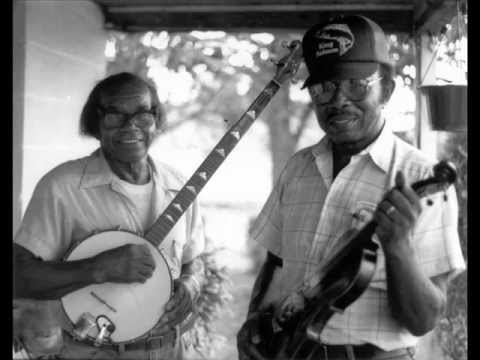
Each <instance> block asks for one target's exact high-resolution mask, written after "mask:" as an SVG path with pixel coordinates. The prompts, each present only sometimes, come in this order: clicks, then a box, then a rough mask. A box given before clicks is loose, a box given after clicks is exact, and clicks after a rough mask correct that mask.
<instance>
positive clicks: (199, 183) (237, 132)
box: [145, 80, 280, 246]
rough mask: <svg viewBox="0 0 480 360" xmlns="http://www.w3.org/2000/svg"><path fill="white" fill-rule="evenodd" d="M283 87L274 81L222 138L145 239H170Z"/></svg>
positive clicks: (156, 244)
mask: <svg viewBox="0 0 480 360" xmlns="http://www.w3.org/2000/svg"><path fill="white" fill-rule="evenodd" d="M279 88H280V84H279V83H278V82H276V81H275V80H272V81H270V82H269V83H268V85H267V86H266V87H265V88H264V89H263V91H262V92H261V93H260V95H258V96H257V98H256V99H255V101H254V102H253V103H252V105H250V107H249V108H248V109H247V111H246V112H245V113H244V114H243V115H242V117H241V118H240V119H239V120H238V121H237V122H236V123H235V124H234V125H233V126H232V127H231V128H230V129H229V131H228V132H227V133H226V134H225V135H224V136H223V137H222V138H221V139H220V141H219V142H218V144H217V145H216V146H215V148H214V149H213V150H212V151H211V152H210V153H209V154H208V156H207V158H206V159H205V160H204V161H203V162H202V164H201V165H200V166H199V167H198V169H197V170H196V171H195V173H194V174H193V175H192V176H191V177H190V179H189V180H188V181H187V182H186V184H185V185H184V186H183V188H182V189H181V190H180V191H179V192H178V193H177V195H176V196H175V198H173V200H172V201H171V202H170V204H169V205H168V206H167V208H166V209H165V210H164V211H163V213H162V214H161V215H160V217H159V218H158V220H157V221H156V222H155V223H154V224H153V226H152V228H151V229H150V230H149V231H148V232H147V234H146V235H145V238H146V239H147V240H148V241H150V242H151V243H153V244H154V245H155V246H158V245H159V244H160V242H161V241H162V240H163V239H164V238H165V237H166V236H167V234H168V233H169V232H170V230H171V229H172V228H173V226H174V225H175V224H176V223H177V221H178V220H179V219H180V217H181V216H182V215H183V213H184V212H185V211H186V210H187V209H188V207H189V206H190V205H191V204H192V202H193V201H194V200H195V198H196V197H197V195H198V193H199V192H200V191H201V190H202V189H203V187H204V186H205V184H206V183H207V182H208V181H209V180H210V179H211V177H212V175H213V174H214V173H215V171H216V170H217V169H218V168H219V167H220V165H221V164H222V163H223V161H224V160H225V159H226V158H227V156H228V155H229V154H230V152H231V151H232V150H233V148H234V147H235V146H236V145H237V144H238V142H239V141H240V139H241V138H242V137H243V135H244V134H245V133H246V132H247V130H248V129H249V128H250V126H251V125H252V124H253V122H254V121H255V120H256V119H257V118H258V115H259V114H260V113H261V112H262V110H263V109H264V108H265V107H266V105H267V104H268V103H269V102H270V100H271V99H272V97H273V96H274V95H275V94H276V93H277V91H278V89H279Z"/></svg>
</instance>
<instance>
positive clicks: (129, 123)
mask: <svg viewBox="0 0 480 360" xmlns="http://www.w3.org/2000/svg"><path fill="white" fill-rule="evenodd" d="M122 127H123V128H132V127H137V124H136V123H135V116H128V117H127V118H126V119H125V120H124V122H123V126H122Z"/></svg>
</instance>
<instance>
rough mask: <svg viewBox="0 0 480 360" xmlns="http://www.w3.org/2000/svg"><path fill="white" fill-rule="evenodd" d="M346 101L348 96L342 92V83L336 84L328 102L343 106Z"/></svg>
mask: <svg viewBox="0 0 480 360" xmlns="http://www.w3.org/2000/svg"><path fill="white" fill-rule="evenodd" d="M347 101H348V97H347V96H345V94H344V92H343V87H342V84H338V86H337V88H336V89H335V93H334V94H333V98H332V100H330V104H331V105H334V106H340V107H341V106H343V104H345V103H346V102H347Z"/></svg>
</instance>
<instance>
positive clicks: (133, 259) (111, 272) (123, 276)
mask: <svg viewBox="0 0 480 360" xmlns="http://www.w3.org/2000/svg"><path fill="white" fill-rule="evenodd" d="M93 263H94V275H93V276H94V279H95V282H96V283H104V282H115V283H133V282H141V283H144V282H145V281H147V280H148V279H149V278H150V277H151V276H152V274H153V270H155V261H154V259H153V257H152V254H151V253H150V250H149V249H148V247H147V246H146V245H133V244H127V245H123V246H120V247H117V248H115V249H111V250H107V251H104V252H101V253H100V254H98V255H96V256H95V257H94V258H93Z"/></svg>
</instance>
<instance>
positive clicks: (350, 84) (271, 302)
mask: <svg viewBox="0 0 480 360" xmlns="http://www.w3.org/2000/svg"><path fill="white" fill-rule="evenodd" d="M302 45H303V56H304V60H305V63H306V65H307V68H308V71H309V75H310V76H309V77H308V79H307V80H306V82H305V85H304V86H305V87H307V88H308V92H309V94H310V96H311V99H312V104H313V108H314V111H315V114H316V116H317V119H318V123H319V125H320V127H321V128H322V130H323V131H324V132H325V136H324V138H323V139H321V140H320V142H319V143H317V144H316V145H313V146H311V147H308V148H305V149H303V150H300V151H299V152H297V153H296V154H294V155H293V157H292V158H291V159H290V160H289V161H288V163H287V164H286V166H285V168H284V170H283V172H282V173H281V175H280V177H279V179H278V180H277V182H276V185H275V187H274V189H273V191H272V193H271V194H270V196H269V198H268V200H267V202H266V204H265V206H264V208H263V209H262V211H261V213H260V215H259V216H258V218H257V221H256V222H255V226H254V229H253V232H252V234H253V235H252V236H253V238H254V239H255V240H256V241H258V242H259V243H260V244H261V245H263V246H264V247H265V248H266V249H267V258H266V261H265V263H264V265H263V267H262V269H261V271H260V273H259V275H258V277H257V280H256V282H255V285H254V288H253V291H252V297H251V302H250V306H249V311H248V315H247V321H246V322H245V324H244V325H243V326H242V328H241V329H240V331H239V333H238V336H237V340H238V350H239V355H240V359H259V358H264V357H265V352H264V351H262V350H264V349H262V344H263V342H262V340H264V339H261V336H262V334H264V333H265V332H262V330H261V329H262V326H263V325H262V321H261V320H260V319H262V314H263V313H264V312H265V311H266V309H270V308H272V307H273V308H274V313H275V314H276V315H275V316H274V318H273V320H274V321H273V322H274V323H277V324H280V328H281V324H282V321H284V320H285V318H287V317H288V316H292V314H295V313H297V312H298V311H300V310H302V309H303V307H304V304H305V303H306V301H308V296H309V295H308V294H309V290H311V289H312V288H313V287H314V286H315V285H316V284H318V278H319V276H318V274H320V273H321V271H322V269H323V268H322V267H323V266H324V265H325V263H326V260H327V259H328V257H329V256H330V255H331V254H332V253H334V252H335V250H336V249H338V248H339V246H340V245H341V244H342V241H345V239H347V240H348V239H350V238H348V237H345V236H342V235H343V234H345V233H349V232H352V231H355V230H359V229H361V228H362V227H363V226H364V225H365V224H366V223H368V222H369V221H370V220H372V219H374V220H376V222H377V223H378V226H377V229H376V231H375V234H374V235H373V237H372V241H374V242H376V243H378V244H379V245H380V246H379V248H378V259H377V265H376V269H375V273H374V275H373V279H372V281H371V282H370V283H369V285H368V287H367V289H366V290H365V291H364V292H363V294H362V295H361V296H360V297H359V298H358V299H356V301H354V302H353V303H352V304H351V305H350V306H348V307H347V308H346V309H345V311H343V312H339V313H335V314H334V315H333V316H332V317H331V318H330V319H329V321H328V322H327V324H326V325H325V326H324V327H323V328H322V329H321V330H320V331H319V335H318V336H317V338H316V339H315V341H309V342H307V345H305V346H304V348H303V349H302V352H301V353H297V354H296V355H295V358H297V357H299V358H302V356H303V357H308V358H309V359H329V360H332V359H350V360H351V359H387V358H388V359H413V358H414V355H413V354H414V351H415V345H416V343H417V342H418V340H419V338H420V337H421V336H422V335H424V334H426V333H427V332H429V331H431V330H432V329H433V328H434V327H435V325H436V324H437V323H438V321H439V319H440V318H441V316H442V314H443V311H444V309H445V304H446V294H447V283H448V281H449V280H450V279H452V278H453V277H454V276H455V275H456V274H458V273H459V272H461V271H462V270H463V269H464V268H465V263H464V259H463V257H462V253H461V249H460V244H459V238H458V232H457V213H458V209H457V199H456V194H455V190H454V188H453V186H450V188H449V189H448V191H447V193H446V195H447V196H446V197H445V199H446V200H444V199H443V197H444V195H445V194H435V195H432V196H431V198H430V201H429V202H433V205H432V206H427V205H426V201H425V200H423V199H420V198H419V197H418V196H417V194H416V193H415V192H414V191H413V190H412V188H411V187H410V185H409V184H412V183H413V182H415V181H418V180H420V179H424V178H426V177H428V176H429V175H431V169H432V165H433V164H434V161H432V160H431V159H428V158H427V157H426V156H425V155H423V154H422V153H421V152H420V151H419V150H418V149H416V148H414V147H413V146H411V145H409V144H407V143H405V142H403V141H402V140H401V139H399V138H398V137H396V136H395V135H394V134H393V133H392V130H391V129H390V128H389V127H388V123H387V122H386V121H385V119H384V117H383V116H382V108H383V107H384V106H385V105H386V104H387V102H388V101H389V99H390V97H391V95H392V92H393V91H394V87H395V82H394V80H393V76H394V74H393V67H392V65H391V64H390V60H389V56H388V46H387V40H386V37H385V34H384V33H383V31H382V30H381V28H380V27H379V26H378V25H377V24H376V23H374V22H373V21H371V20H370V19H368V18H366V17H363V16H345V17H337V18H335V19H333V20H330V21H328V22H327V23H323V24H318V25H315V26H313V27H311V28H310V29H309V30H308V31H307V32H306V33H305V35H304V37H303V41H302ZM315 279H317V280H316V281H317V283H315ZM269 326H270V328H272V326H271V324H269ZM311 329H313V332H315V325H313V326H312V327H311ZM273 331H275V330H273ZM287 355H288V354H287ZM290 355H291V354H290ZM272 356H273V355H272ZM272 356H270V357H272ZM285 356H286V355H285V354H281V355H278V354H277V357H281V358H284V357H285ZM267 357H268V356H267Z"/></svg>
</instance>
